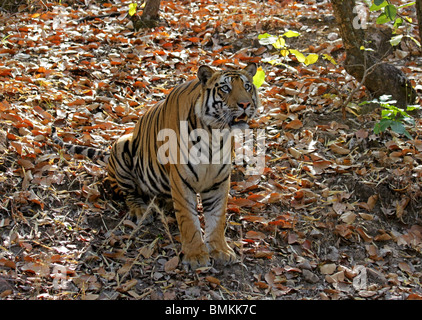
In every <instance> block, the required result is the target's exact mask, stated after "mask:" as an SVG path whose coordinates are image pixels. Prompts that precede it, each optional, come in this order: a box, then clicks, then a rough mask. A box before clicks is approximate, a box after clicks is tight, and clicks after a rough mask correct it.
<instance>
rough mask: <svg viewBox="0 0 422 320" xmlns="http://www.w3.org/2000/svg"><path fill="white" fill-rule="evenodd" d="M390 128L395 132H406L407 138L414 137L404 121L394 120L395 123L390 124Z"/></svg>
mask: <svg viewBox="0 0 422 320" xmlns="http://www.w3.org/2000/svg"><path fill="white" fill-rule="evenodd" d="M390 128H391V130H393V131H394V132H395V133H398V134H404V135H405V136H406V137H407V138H409V139H412V136H411V135H410V134H409V132H408V131H407V130H406V128H405V127H404V125H403V123H401V122H398V121H393V123H392V124H391V125H390Z"/></svg>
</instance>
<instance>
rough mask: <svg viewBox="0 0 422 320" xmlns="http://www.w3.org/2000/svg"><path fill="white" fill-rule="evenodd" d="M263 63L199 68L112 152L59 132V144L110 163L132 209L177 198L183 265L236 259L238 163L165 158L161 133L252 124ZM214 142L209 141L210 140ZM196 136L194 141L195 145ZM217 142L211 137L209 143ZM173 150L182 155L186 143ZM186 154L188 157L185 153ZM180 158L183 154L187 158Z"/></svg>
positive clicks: (139, 213) (113, 177) (140, 209)
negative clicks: (234, 174)
mask: <svg viewBox="0 0 422 320" xmlns="http://www.w3.org/2000/svg"><path fill="white" fill-rule="evenodd" d="M256 72H257V65H256V64H255V63H250V64H248V65H247V66H246V67H245V68H243V69H227V70H215V69H214V68H211V67H209V66H207V65H201V66H200V67H199V68H198V71H197V74H196V78H195V79H194V80H191V81H187V82H184V83H182V84H179V85H177V86H176V87H174V88H173V90H172V91H171V92H170V93H169V94H168V95H167V97H166V98H165V99H164V100H162V101H160V102H158V103H157V104H156V105H154V106H153V107H151V108H150V109H149V110H148V111H147V112H146V113H145V114H144V115H143V116H141V117H140V118H139V120H138V122H137V124H136V125H135V128H134V130H133V131H132V133H129V134H126V135H123V136H121V137H120V138H118V139H117V140H116V141H115V142H114V143H113V145H112V147H111V150H110V151H101V150H98V149H94V148H91V147H83V146H75V145H72V144H68V143H64V142H63V141H62V140H61V139H60V138H59V137H58V135H57V131H56V129H55V128H53V129H52V136H53V141H54V142H55V143H57V144H59V145H60V146H62V147H65V148H67V149H68V151H69V152H73V153H79V154H83V155H85V156H87V157H89V158H96V157H102V158H104V159H106V162H107V173H108V177H107V179H108V180H109V182H110V183H111V184H112V185H114V186H115V187H116V188H117V189H118V190H119V191H120V192H122V193H123V195H124V197H125V200H126V204H127V206H128V208H129V212H130V214H131V215H132V216H134V217H138V218H139V217H140V216H142V215H143V213H144V212H145V210H146V208H147V203H148V201H150V200H151V199H152V198H153V197H155V196H164V197H167V198H169V199H171V202H172V204H173V210H174V213H175V216H176V220H177V225H178V228H179V232H180V241H181V246H182V253H183V262H185V263H187V264H189V265H190V266H191V268H192V269H197V268H199V267H204V266H209V265H210V262H211V258H212V259H213V260H214V261H215V262H216V263H222V264H223V265H226V264H230V263H233V262H235V261H236V255H235V253H234V251H233V249H232V248H231V247H230V246H229V245H228V243H227V240H226V237H225V229H226V206H227V201H228V194H229V187H230V174H231V170H232V168H231V162H228V163H227V162H223V163H214V162H208V163H204V162H199V163H198V161H191V159H190V158H189V157H187V158H186V157H185V160H186V159H188V160H187V161H173V162H172V161H167V162H166V161H161V160H159V157H158V151H159V149H160V147H162V146H163V144H165V143H166V141H163V140H162V139H158V137H159V135H160V131H161V130H163V129H169V130H172V132H174V133H175V134H176V135H177V137H179V136H180V135H181V130H182V129H181V126H180V124H181V123H185V124H186V126H185V129H186V130H187V131H188V133H191V132H192V131H194V130H197V129H201V130H205V132H208V133H210V135H209V137H212V134H211V133H212V131H213V130H224V129H227V130H229V131H233V130H234V129H245V128H248V127H249V125H248V122H249V120H250V119H252V118H253V117H254V116H255V114H256V112H257V110H258V109H259V107H260V99H259V97H258V91H257V88H256V86H255V85H254V83H253V77H254V75H255V74H256ZM205 142H207V141H205ZM194 143H195V141H190V140H189V141H187V142H186V144H187V145H185V147H186V146H187V148H186V150H189V148H190V147H192V145H193V144H194ZM208 143H210V144H211V141H208ZM172 147H174V148H176V151H178V152H180V150H181V148H182V142H180V141H179V140H177V143H176V144H175V145H173V146H172ZM183 156H186V155H184V154H183V152H182V154H181V155H180V157H181V158H182V157H183ZM179 160H180V159H179ZM198 195H199V198H200V201H201V203H202V210H203V216H204V221H205V227H204V232H202V230H201V225H200V220H199V217H198V211H197V209H198V207H197V205H198V203H197V201H198Z"/></svg>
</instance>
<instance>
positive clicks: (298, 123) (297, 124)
mask: <svg viewBox="0 0 422 320" xmlns="http://www.w3.org/2000/svg"><path fill="white" fill-rule="evenodd" d="M302 127H303V123H302V121H300V120H299V119H295V120H292V121H290V122H289V123H288V124H286V127H285V128H286V129H300V128H302Z"/></svg>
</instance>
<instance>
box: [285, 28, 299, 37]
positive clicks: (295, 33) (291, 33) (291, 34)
mask: <svg viewBox="0 0 422 320" xmlns="http://www.w3.org/2000/svg"><path fill="white" fill-rule="evenodd" d="M299 36H300V33H299V32H296V31H292V30H288V31H287V32H285V33H284V34H283V37H286V38H293V37H299Z"/></svg>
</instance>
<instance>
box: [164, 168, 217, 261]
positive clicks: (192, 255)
mask: <svg viewBox="0 0 422 320" xmlns="http://www.w3.org/2000/svg"><path fill="white" fill-rule="evenodd" d="M170 181H171V196H172V199H173V206H174V211H175V215H176V219H177V224H178V226H179V231H180V239H181V242H182V251H183V253H184V257H183V260H184V261H185V262H187V263H189V264H190V266H191V268H192V269H197V268H199V267H203V266H206V265H208V264H209V260H210V259H209V254H208V250H207V247H206V246H205V243H204V241H203V240H202V232H201V225H200V222H199V218H198V211H197V199H196V193H195V192H194V190H193V189H192V188H191V187H190V185H189V183H188V182H187V181H186V180H185V179H184V178H183V177H181V176H180V173H179V172H178V171H177V170H174V172H171V173H170Z"/></svg>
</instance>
